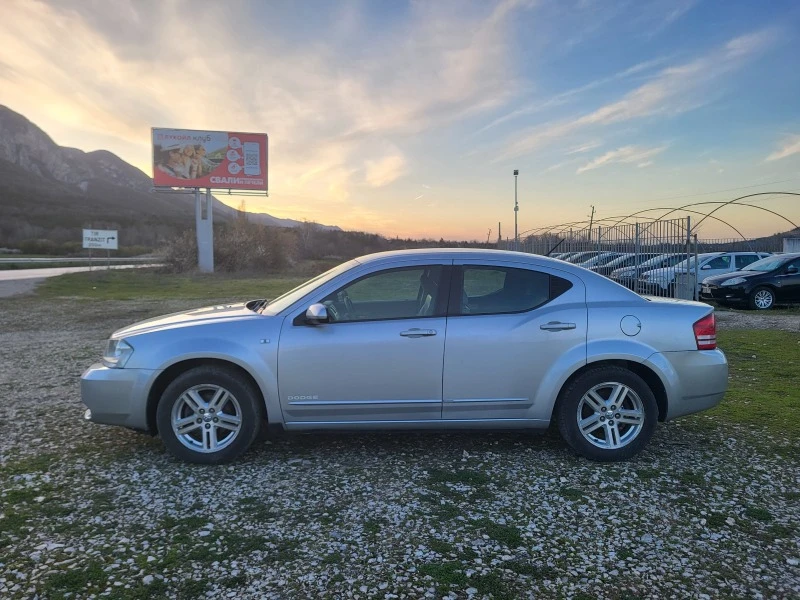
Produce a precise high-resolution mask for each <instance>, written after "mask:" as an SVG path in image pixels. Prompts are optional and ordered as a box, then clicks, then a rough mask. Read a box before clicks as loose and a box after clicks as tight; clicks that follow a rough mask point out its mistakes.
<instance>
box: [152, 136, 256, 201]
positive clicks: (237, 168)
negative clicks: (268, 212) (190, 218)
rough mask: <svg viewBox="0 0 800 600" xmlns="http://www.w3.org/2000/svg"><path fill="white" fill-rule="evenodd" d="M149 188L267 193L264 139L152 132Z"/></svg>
mask: <svg viewBox="0 0 800 600" xmlns="http://www.w3.org/2000/svg"><path fill="white" fill-rule="evenodd" d="M153 185H155V186H156V187H159V186H161V187H205V188H216V189H231V190H261V191H266V190H267V135H266V134H265V133H242V132H223V131H196V130H192V129H155V128H154V129H153Z"/></svg>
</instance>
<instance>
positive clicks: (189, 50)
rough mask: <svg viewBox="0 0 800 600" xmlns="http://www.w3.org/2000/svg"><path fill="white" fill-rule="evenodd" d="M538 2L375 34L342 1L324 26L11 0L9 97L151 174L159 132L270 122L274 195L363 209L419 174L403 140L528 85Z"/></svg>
mask: <svg viewBox="0 0 800 600" xmlns="http://www.w3.org/2000/svg"><path fill="white" fill-rule="evenodd" d="M527 6H528V3H526V2H522V1H519V0H507V1H505V2H502V3H500V4H498V5H495V6H491V7H487V6H486V5H484V4H483V3H477V4H476V5H473V6H470V7H463V8H461V5H460V3H457V4H456V5H449V4H448V5H445V3H443V2H436V3H430V4H428V3H416V2H415V3H411V5H410V7H409V8H408V10H407V11H404V12H403V13H402V15H401V16H400V15H399V16H398V17H397V18H396V19H392V21H391V23H390V24H386V23H383V24H382V25H381V26H380V27H379V28H378V29H375V28H373V29H372V30H370V29H369V28H366V27H363V26H362V25H360V21H361V20H362V18H363V19H369V17H368V16H364V15H365V14H366V12H365V11H364V10H363V8H358V9H357V10H356V9H354V5H353V4H352V3H345V4H343V5H335V4H334V5H327V8H325V9H322V10H327V11H330V13H331V14H330V15H326V16H327V17H329V18H327V19H326V22H328V21H329V22H332V23H337V25H338V28H333V29H330V30H328V29H326V30H324V32H321V31H320V30H319V29H314V27H313V24H312V25H309V24H308V23H306V22H304V23H303V25H304V26H303V27H297V28H296V29H293V28H292V27H291V26H289V25H287V26H286V27H281V26H277V24H279V23H280V22H281V21H280V19H287V18H289V19H291V18H296V17H293V16H292V17H287V14H286V13H287V11H283V10H282V9H280V8H279V7H278V6H276V5H271V4H263V3H257V2H256V3H252V4H243V3H242V4H239V3H236V4H234V5H233V6H231V5H229V4H228V3H217V4H214V3H212V4H209V5H207V6H203V9H202V10H197V5H196V3H194V2H191V1H190V0H174V1H170V2H154V3H147V4H146V5H145V4H143V3H140V2H139V1H138V0H107V1H102V2H101V1H100V0H61V1H60V2H59V3H57V4H50V3H46V2H42V1H39V0H6V2H5V3H4V5H3V8H4V14H5V15H7V17H8V18H6V19H3V20H2V21H0V47H2V48H3V53H2V58H0V103H3V104H6V105H8V106H10V107H11V108H12V109H15V110H18V111H21V112H23V113H24V114H25V116H27V117H28V118H30V119H31V120H33V121H34V122H35V123H37V124H38V125H40V126H41V127H43V128H44V129H45V130H46V131H47V132H48V133H50V134H51V135H52V136H53V137H54V139H55V140H56V141H57V142H58V143H60V144H66V145H70V146H75V147H79V148H82V149H86V150H92V149H96V148H106V149H109V150H111V151H113V152H116V153H117V154H119V155H120V156H122V157H123V158H124V159H125V160H128V161H131V162H133V163H134V164H136V165H137V166H139V167H140V168H142V169H144V170H145V171H149V170H150V149H149V135H150V127H152V126H166V127H186V128H194V129H206V128H207V129H219V130H222V131H230V130H241V131H267V132H268V133H269V134H270V187H271V189H270V193H271V196H272V197H273V198H276V199H279V198H281V197H293V198H295V197H299V198H305V199H306V201H307V202H309V204H310V205H312V206H317V207H320V208H322V207H324V206H325V205H326V203H328V202H331V201H335V202H343V201H349V202H357V201H363V202H364V203H366V199H367V198H368V195H369V193H370V188H372V187H375V186H380V185H387V184H389V183H390V182H391V181H394V180H395V179H397V177H399V176H400V175H401V174H402V173H404V172H405V170H406V169H407V168H408V165H407V164H406V161H405V159H404V158H403V152H402V147H403V145H404V144H405V143H406V140H410V139H411V137H412V136H415V135H418V134H420V133H423V132H426V131H430V130H432V129H436V128H440V127H445V126H447V125H449V124H451V123H453V122H455V121H458V120H459V119H462V118H464V117H466V116H468V115H474V114H476V113H479V112H481V111H484V110H488V109H490V108H496V107H498V106H500V105H501V104H503V103H505V102H506V101H507V99H508V98H509V97H510V96H511V95H512V94H514V93H515V90H516V89H517V83H516V77H515V74H514V68H515V63H514V61H513V60H512V59H511V56H510V54H509V53H510V51H511V49H512V48H511V45H510V44H509V43H508V42H509V39H510V36H511V32H510V27H511V25H512V23H513V17H514V14H515V13H517V12H519V11H522V10H525V9H526V8H527ZM456 7H457V8H458V10H456ZM354 10H355V12H354ZM288 12H289V13H291V12H292V11H288ZM187 15H188V16H190V18H187ZM340 16H341V18H339V17H340ZM265 21H267V22H269V23H270V24H271V25H270V28H271V31H272V33H271V34H270V35H268V36H265V35H263V32H264V26H265ZM356 31H357V32H358V35H359V36H360V37H359V43H358V44H354V43H353V37H354V35H355V32H356ZM204 32H213V34H210V35H206V34H205V33H204ZM387 145H391V146H393V147H394V150H393V151H386V150H385V149H386V147H387ZM296 204H298V205H299V204H300V203H299V202H298V203H296ZM343 225H346V223H343Z"/></svg>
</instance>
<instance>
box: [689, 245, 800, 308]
mask: <svg viewBox="0 0 800 600" xmlns="http://www.w3.org/2000/svg"><path fill="white" fill-rule="evenodd" d="M700 298H701V299H702V300H713V301H715V302H717V303H718V304H723V305H730V304H738V305H743V306H747V307H749V308H752V309H756V310H766V309H769V308H772V307H773V306H774V305H775V304H776V303H779V302H800V252H795V253H794V254H781V255H778V256H769V257H767V258H762V259H761V260H759V261H756V262H754V263H752V264H751V265H749V266H747V267H745V268H744V269H742V270H741V271H735V272H733V273H726V274H725V275H715V276H713V277H707V278H706V279H704V280H703V283H702V286H701V288H700Z"/></svg>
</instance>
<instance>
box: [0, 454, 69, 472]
mask: <svg viewBox="0 0 800 600" xmlns="http://www.w3.org/2000/svg"><path fill="white" fill-rule="evenodd" d="M56 460H58V457H57V456H56V455H55V454H39V455H37V456H32V457H30V458H22V459H20V460H15V461H9V462H7V463H6V464H5V465H3V466H2V467H0V475H5V476H13V475H21V474H22V473H46V472H47V471H49V470H50V467H51V466H52V465H53V463H55V462H56Z"/></svg>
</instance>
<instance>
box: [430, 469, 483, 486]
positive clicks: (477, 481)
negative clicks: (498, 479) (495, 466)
mask: <svg viewBox="0 0 800 600" xmlns="http://www.w3.org/2000/svg"><path fill="white" fill-rule="evenodd" d="M428 478H429V480H430V481H431V482H432V483H461V484H465V485H474V486H477V485H486V484H487V483H489V482H490V481H491V479H490V478H489V476H488V475H486V474H485V473H481V472H479V471H469V470H466V469H464V470H461V471H445V470H442V469H431V470H429V471H428Z"/></svg>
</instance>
